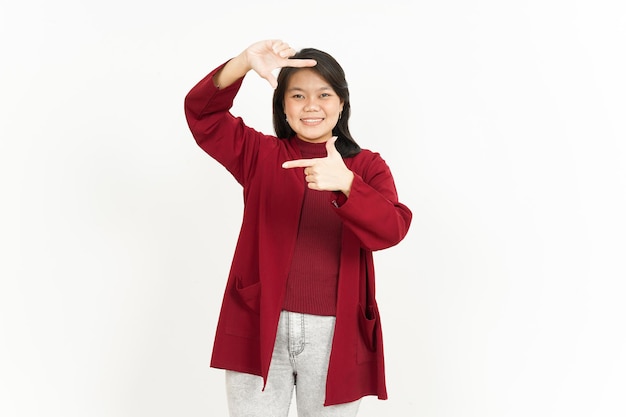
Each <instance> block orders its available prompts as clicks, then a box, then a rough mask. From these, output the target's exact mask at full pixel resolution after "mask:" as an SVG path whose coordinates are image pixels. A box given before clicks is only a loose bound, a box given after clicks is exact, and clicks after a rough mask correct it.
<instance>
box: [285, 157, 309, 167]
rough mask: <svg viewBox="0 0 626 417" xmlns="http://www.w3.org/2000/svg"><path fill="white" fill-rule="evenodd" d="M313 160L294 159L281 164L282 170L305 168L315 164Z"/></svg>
mask: <svg viewBox="0 0 626 417" xmlns="http://www.w3.org/2000/svg"><path fill="white" fill-rule="evenodd" d="M315 161H316V160H315V159H294V160H291V161H287V162H283V165H282V167H283V168H298V167H300V168H306V167H310V166H313V164H315Z"/></svg>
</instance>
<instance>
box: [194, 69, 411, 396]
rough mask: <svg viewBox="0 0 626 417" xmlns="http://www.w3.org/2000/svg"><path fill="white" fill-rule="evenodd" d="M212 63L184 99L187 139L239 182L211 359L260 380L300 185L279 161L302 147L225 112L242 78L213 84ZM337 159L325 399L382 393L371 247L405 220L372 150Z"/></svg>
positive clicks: (402, 227) (395, 234)
mask: <svg viewBox="0 0 626 417" xmlns="http://www.w3.org/2000/svg"><path fill="white" fill-rule="evenodd" d="M220 68H221V67H220ZM218 69H219V68H217V69H216V70H214V71H213V72H212V73H211V74H209V75H208V76H207V77H205V78H204V79H203V80H201V81H200V82H199V83H198V84H197V85H196V86H195V87H194V88H193V89H192V90H191V91H190V92H189V93H188V94H187V96H186V98H185V114H186V117H187V122H188V124H189V128H190V129H191V132H192V134H193V136H194V138H195V140H196V142H197V143H198V145H199V146H200V147H201V148H202V149H203V150H204V151H205V152H207V153H208V154H209V155H211V157H212V158H214V159H215V160H216V161H218V162H219V163H220V164H222V165H223V166H224V167H225V168H226V169H227V170H228V171H229V172H230V173H231V174H232V175H233V177H234V178H235V180H236V181H237V182H238V183H239V184H240V185H241V186H242V187H243V199H244V207H243V221H242V224H241V230H240V233H239V238H238V240H237V246H236V248H235V253H234V255H233V260H232V264H231V269H230V272H229V275H228V280H227V283H226V289H225V292H224V299H223V302H222V307H221V311H220V317H219V321H218V324H217V329H216V334H215V341H214V344H213V354H212V357H211V366H212V367H215V368H222V369H230V370H234V371H239V372H247V373H251V374H255V375H260V376H262V377H263V379H264V381H267V374H268V370H269V365H270V361H271V359H272V351H273V349H274V342H275V340H276V331H277V327H278V319H279V317H280V312H281V310H282V307H283V304H284V300H285V288H286V284H287V277H288V275H289V271H290V269H291V263H292V257H293V254H294V251H295V246H296V238H297V233H298V225H299V221H300V214H301V210H302V203H303V199H304V194H305V189H306V185H305V184H304V181H303V176H304V174H303V170H302V168H293V169H284V168H282V164H283V163H284V162H285V161H289V160H292V159H300V158H302V154H301V152H300V149H299V148H298V146H297V143H298V141H299V139H297V138H295V137H294V138H290V139H278V138H276V137H275V136H272V135H265V134H263V133H260V132H258V131H256V130H254V129H252V128H250V127H248V126H246V125H245V123H244V122H243V120H242V119H241V118H238V117H234V116H233V115H232V114H230V112H229V110H230V108H231V107H232V105H233V100H234V98H235V96H236V94H237V91H238V90H239V88H240V87H241V83H242V81H243V79H240V80H239V81H238V82H236V83H234V84H233V85H231V86H229V87H226V88H223V89H217V88H216V87H215V85H214V84H213V79H212V77H213V74H214V73H215V71H217V70H218ZM344 162H345V164H346V166H347V167H348V169H350V170H351V171H352V172H353V173H354V179H353V181H352V188H351V189H350V197H349V198H345V196H344V195H343V194H342V193H330V194H329V197H330V199H331V201H329V202H328V204H329V205H330V206H331V208H332V210H333V211H334V212H335V214H336V215H337V216H339V218H340V219H341V221H342V229H341V253H340V262H339V265H340V266H339V276H338V280H337V303H336V306H337V307H336V321H335V332H334V336H333V342H332V347H331V355H330V363H329V365H328V375H327V378H326V399H325V402H324V404H325V405H332V404H340V403H345V402H350V401H354V400H356V399H358V398H361V397H363V396H364V395H376V396H378V398H380V399H386V398H387V390H386V384H385V366H384V353H383V339H382V325H381V321H380V316H379V314H378V305H377V303H376V297H375V274H374V261H373V256H372V252H373V251H375V250H380V249H385V248H389V247H391V246H394V245H396V244H398V243H399V242H400V241H401V240H402V239H404V237H405V236H406V233H407V232H408V230H409V225H410V223H411V218H412V214H411V211H410V210H409V209H408V207H406V206H405V205H404V204H402V203H400V202H399V201H398V195H397V192H396V187H395V183H394V181H393V177H392V175H391V171H390V170H389V167H388V166H387V164H386V163H385V161H384V160H383V159H382V158H381V157H380V155H379V154H377V153H374V152H371V151H368V150H362V151H361V152H360V153H358V154H357V155H355V156H353V157H350V158H345V159H344ZM216 198H219V196H217V195H216ZM207 216H210V213H207ZM216 221H219V219H218V220H216Z"/></svg>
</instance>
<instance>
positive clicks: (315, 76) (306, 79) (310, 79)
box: [287, 68, 331, 90]
mask: <svg viewBox="0 0 626 417" xmlns="http://www.w3.org/2000/svg"><path fill="white" fill-rule="evenodd" d="M294 88H298V89H311V88H331V85H330V83H329V82H328V81H326V79H324V77H322V76H321V75H320V74H319V73H318V72H317V71H314V70H312V69H309V68H302V69H299V70H297V71H295V72H294V73H293V74H292V75H291V77H289V81H288V82H287V89H288V90H289V89H294Z"/></svg>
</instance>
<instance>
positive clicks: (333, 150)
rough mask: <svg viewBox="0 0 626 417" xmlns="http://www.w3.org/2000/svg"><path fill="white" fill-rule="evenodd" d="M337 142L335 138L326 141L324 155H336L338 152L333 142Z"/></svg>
mask: <svg viewBox="0 0 626 417" xmlns="http://www.w3.org/2000/svg"><path fill="white" fill-rule="evenodd" d="M336 141H337V136H333V137H332V138H330V139H328V140H327V141H326V153H327V154H328V155H332V154H338V153H339V151H338V150H337V148H336V147H335V142H336Z"/></svg>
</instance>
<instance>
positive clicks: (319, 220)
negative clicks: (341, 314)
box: [283, 140, 341, 316]
mask: <svg viewBox="0 0 626 417" xmlns="http://www.w3.org/2000/svg"><path fill="white" fill-rule="evenodd" d="M296 143H297V144H298V148H299V149H300V152H301V153H302V157H303V158H307V159H309V158H323V157H325V156H326V154H327V152H326V143H310V142H305V141H303V140H299V141H297V142H296ZM302 180H303V181H304V177H303V178H302ZM332 194H333V193H332V192H330V191H317V190H311V189H309V188H308V187H306V188H305V190H304V202H303V204H302V214H300V224H299V226H298V237H297V238H296V247H295V250H294V252H293V258H292V260H291V269H290V271H289V276H288V278H287V290H286V292H285V302H284V304H283V308H284V309H285V310H289V311H295V312H298V313H308V314H316V315H320V316H334V315H335V313H336V307H337V305H336V302H337V277H338V275H339V255H340V253H341V218H340V217H339V216H338V215H337V213H335V211H334V209H333V207H332V205H330V204H328V201H329V200H330V199H331V195H332Z"/></svg>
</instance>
